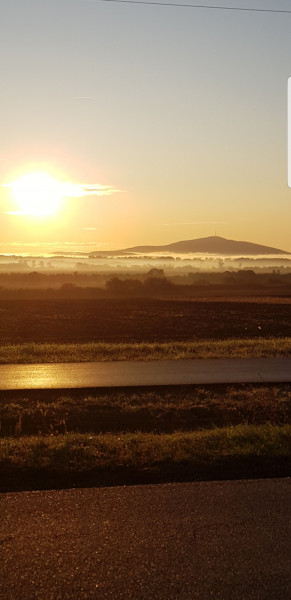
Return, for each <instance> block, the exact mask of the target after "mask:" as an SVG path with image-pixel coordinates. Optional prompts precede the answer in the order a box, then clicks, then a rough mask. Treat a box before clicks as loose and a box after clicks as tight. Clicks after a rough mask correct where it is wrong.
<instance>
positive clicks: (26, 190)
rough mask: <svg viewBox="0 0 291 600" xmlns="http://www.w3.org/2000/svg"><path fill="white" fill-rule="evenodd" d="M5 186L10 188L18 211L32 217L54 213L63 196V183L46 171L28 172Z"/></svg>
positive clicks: (47, 215)
mask: <svg viewBox="0 0 291 600" xmlns="http://www.w3.org/2000/svg"><path fill="white" fill-rule="evenodd" d="M7 187H11V188H12V191H13V196H14V199H15V201H16V203H17V207H18V209H19V213H20V214H23V215H29V216H33V217H49V216H52V215H54V214H56V213H57V211H58V210H59V208H60V206H61V203H62V200H63V197H64V194H63V191H64V190H63V184H62V183H61V182H59V181H56V180H55V179H53V178H52V177H50V175H48V174H47V173H29V174H28V175H25V176H24V177H21V178H20V179H17V180H16V181H13V182H12V183H9V184H7Z"/></svg>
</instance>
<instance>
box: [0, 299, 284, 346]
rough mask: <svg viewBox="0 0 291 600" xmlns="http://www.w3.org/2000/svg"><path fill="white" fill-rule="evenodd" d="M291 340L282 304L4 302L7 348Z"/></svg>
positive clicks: (1, 315) (0, 333)
mask: <svg viewBox="0 0 291 600" xmlns="http://www.w3.org/2000/svg"><path fill="white" fill-rule="evenodd" d="M269 337H277V338H282V337H291V306H290V303H289V302H286V300H285V299H284V298H282V299H277V302H276V303H275V302H274V299H272V301H271V302H270V301H268V300H266V299H259V300H258V301H246V302H245V301H242V300H241V299H238V300H237V301H234V300H233V301H231V300H228V301H221V300H217V301H213V300H209V301H195V300H194V301H193V300H189V301H187V300H182V301H181V300H163V299H161V300H153V299H134V300H133V299H127V300H125V299H107V300H58V301H57V300H55V301H54V300H21V301H17V300H14V301H1V302H0V339H1V344H2V345H4V344H15V343H23V342H35V343H45V342H48V343H51V342H56V343H74V342H93V341H94V342H115V343H122V342H137V343H142V342H158V343H160V342H181V341H194V340H226V339H229V338H233V339H246V338H269Z"/></svg>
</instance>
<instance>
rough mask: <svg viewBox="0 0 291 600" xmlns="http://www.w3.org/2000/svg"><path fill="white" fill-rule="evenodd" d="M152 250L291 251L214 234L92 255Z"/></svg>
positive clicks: (181, 251)
mask: <svg viewBox="0 0 291 600" xmlns="http://www.w3.org/2000/svg"><path fill="white" fill-rule="evenodd" d="M150 252H173V253H177V254H189V253H197V254H202V253H206V254H219V255H224V254H225V255H230V256H249V255H255V254H257V255H268V254H290V252H286V251H285V250H279V249H278V248H272V247H270V246H261V245H260V244H253V243H251V242H244V241H235V240H227V239H225V238H222V237H219V236H218V235H215V236H214V235H213V236H210V237H206V238H198V239H196V240H184V241H181V242H174V243H172V244H166V245H164V246H133V247H132V248H125V249H123V250H120V251H112V250H111V251H109V252H104V251H103V252H93V253H92V254H91V255H94V256H98V255H100V254H103V255H105V254H107V255H109V254H110V255H116V254H119V255H120V254H128V253H138V254H147V253H150Z"/></svg>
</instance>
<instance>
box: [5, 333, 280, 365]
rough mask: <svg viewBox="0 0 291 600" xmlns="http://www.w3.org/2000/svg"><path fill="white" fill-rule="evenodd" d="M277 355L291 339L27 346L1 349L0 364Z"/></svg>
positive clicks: (32, 344) (30, 344)
mask: <svg viewBox="0 0 291 600" xmlns="http://www.w3.org/2000/svg"><path fill="white" fill-rule="evenodd" d="M276 356H291V338H290V337H284V338H275V337H270V338H249V339H243V340H240V339H228V340H201V341H194V342H165V343H103V342H91V343H84V344H82V343H76V344H57V343H56V344H48V343H46V344H36V343H25V344H10V345H5V346H1V347H0V364H33V363H57V362H94V361H111V360H162V359H177V360H178V359H181V358H247V357H248V358H251V357H252V358H263V357H276Z"/></svg>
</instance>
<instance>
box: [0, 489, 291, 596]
mask: <svg viewBox="0 0 291 600" xmlns="http://www.w3.org/2000/svg"><path fill="white" fill-rule="evenodd" d="M290 504H291V480H290V479H281V480H280V479H278V480H276V479H273V480H253V481H234V482H207V483H205V482H204V483H185V484H184V483H183V484H167V485H152V486H133V487H127V488H121V487H116V488H103V489H94V488H92V489H73V490H62V491H45V492H23V493H17V494H6V495H5V494H2V495H1V496H0V506H1V522H0V542H1V575H0V599H1V600H39V599H45V600H72V599H76V600H87V599H90V600H91V599H92V600H93V599H94V600H96V599H100V600H109V599H111V600H195V599H199V600H210V598H215V599H221V600H234V599H235V600H271V599H272V598H274V599H276V600H286V599H287V598H291V520H290Z"/></svg>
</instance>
